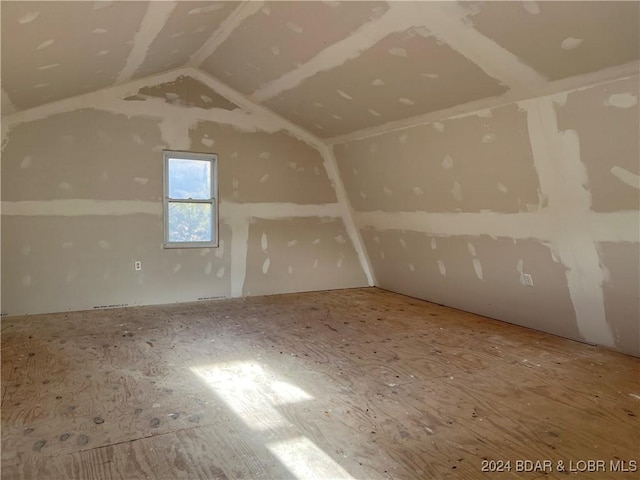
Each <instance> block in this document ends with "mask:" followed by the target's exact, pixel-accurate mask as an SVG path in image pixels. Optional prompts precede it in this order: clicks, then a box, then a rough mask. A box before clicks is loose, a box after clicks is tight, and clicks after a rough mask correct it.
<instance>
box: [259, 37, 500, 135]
mask: <svg viewBox="0 0 640 480" xmlns="http://www.w3.org/2000/svg"><path fill="white" fill-rule="evenodd" d="M506 90H507V88H506V87H505V86H503V85H501V84H500V83H499V82H498V81H497V80H495V79H493V78H491V77H489V76H488V75H487V74H486V73H484V72H483V71H482V70H481V69H480V68H479V67H478V66H477V65H475V64H474V63H472V62H470V61H469V60H467V59H466V58H465V57H463V56H462V55H460V54H459V53H457V52H456V51H454V50H453V49H451V48H450V47H449V46H447V45H445V44H443V43H441V42H439V41H438V40H437V39H435V38H434V37H432V36H430V35H429V34H428V32H426V30H424V29H420V28H411V29H409V30H407V31H405V32H401V33H393V34H391V35H388V36H387V37H385V38H383V39H382V40H381V41H379V42H378V43H376V44H375V45H374V46H372V47H371V48H370V49H368V50H366V51H365V52H363V53H362V54H361V55H360V56H358V57H357V58H354V59H352V60H348V61H347V62H345V63H344V64H343V65H341V66H339V67H337V68H334V69H333V70H329V71H326V72H319V73H317V74H316V75H314V76H313V77H311V78H309V79H307V80H306V81H304V82H303V83H302V84H300V85H299V86H298V87H297V88H294V89H292V90H288V91H286V92H283V93H281V94H280V95H278V96H276V97H274V98H272V99H270V100H268V101H267V102H266V103H265V104H266V105H267V106H268V107H269V108H271V109H273V110H274V111H276V112H277V113H279V114H280V115H282V116H284V117H286V118H288V119H289V120H291V121H292V122H294V123H298V124H300V125H302V126H303V127H305V128H307V129H308V130H310V131H311V132H313V133H315V134H317V135H318V136H320V137H331V136H335V135H341V134H344V133H348V132H352V131H354V130H359V129H363V128H366V127H371V126H375V125H380V124H382V123H386V122H389V121H392V120H397V119H401V118H407V117H410V116H414V115H420V114H424V113H428V112H432V111H436V110H441V109H444V108H447V107H450V106H452V105H457V104H461V103H466V102H469V101H472V100H476V99H479V98H485V97H491V96H494V95H499V94H501V93H503V92H505V91H506Z"/></svg>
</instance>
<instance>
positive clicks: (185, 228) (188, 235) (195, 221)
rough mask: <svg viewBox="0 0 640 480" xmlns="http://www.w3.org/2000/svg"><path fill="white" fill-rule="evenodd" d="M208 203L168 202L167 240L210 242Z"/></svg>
mask: <svg viewBox="0 0 640 480" xmlns="http://www.w3.org/2000/svg"><path fill="white" fill-rule="evenodd" d="M211 209H212V205H211V204H210V203H175V202H169V242H211V241H212V240H213V237H212V233H213V228H212V225H211Z"/></svg>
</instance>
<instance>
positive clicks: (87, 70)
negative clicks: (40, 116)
mask: <svg viewBox="0 0 640 480" xmlns="http://www.w3.org/2000/svg"><path fill="white" fill-rule="evenodd" d="M1 8H2V55H1V56H2V87H3V89H4V90H5V91H6V92H7V94H8V96H9V98H10V100H11V102H12V104H13V105H14V106H15V107H16V108H17V109H25V108H30V107H33V106H36V105H41V104H43V103H48V102H53V101H55V100H59V99H62V98H67V97H71V96H74V95H78V94H81V93H86V92H90V91H94V90H98V89H100V88H103V87H106V86H109V85H112V84H113V83H114V81H115V79H116V78H117V76H118V73H119V72H120V71H121V70H122V68H124V66H125V64H126V61H127V57H128V55H129V52H130V51H131V49H132V46H133V42H134V36H135V34H136V31H137V30H138V27H139V25H140V22H141V20H142V18H143V16H144V14H145V11H146V8H147V2H7V1H3V2H2V3H1Z"/></svg>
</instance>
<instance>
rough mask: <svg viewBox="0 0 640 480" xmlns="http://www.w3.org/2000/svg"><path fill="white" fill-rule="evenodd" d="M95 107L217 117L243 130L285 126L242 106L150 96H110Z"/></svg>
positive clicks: (134, 113) (190, 118) (130, 113)
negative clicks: (205, 104)
mask: <svg viewBox="0 0 640 480" xmlns="http://www.w3.org/2000/svg"><path fill="white" fill-rule="evenodd" d="M91 108H95V109H96V110H100V111H103V112H109V113H115V114H121V115H126V116H127V117H142V118H152V119H165V120H167V119H170V118H172V117H179V118H182V119H183V121H184V122H186V123H188V124H189V125H195V124H196V123H197V122H200V121H215V122H217V123H220V124H224V125H231V126H233V127H234V128H236V129H237V130H240V131H242V132H257V131H263V132H267V133H274V132H278V131H280V130H281V128H280V127H279V126H278V125H277V124H274V123H273V122H269V121H268V119H266V118H265V117H263V116H258V115H254V114H252V113H248V112H246V111H244V110H241V109H239V108H237V109H235V110H227V109H224V108H209V109H206V108H201V107H196V106H184V105H180V104H171V103H167V102H166V100H165V99H163V98H158V97H148V98H147V99H146V100H145V101H127V100H122V99H110V100H106V99H105V101H103V102H101V103H94V104H93V106H92V107H91Z"/></svg>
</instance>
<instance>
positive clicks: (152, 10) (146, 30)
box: [116, 1, 177, 83]
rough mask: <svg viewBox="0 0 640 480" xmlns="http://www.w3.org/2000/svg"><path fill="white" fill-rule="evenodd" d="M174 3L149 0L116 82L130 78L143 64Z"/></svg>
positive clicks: (174, 5)
mask: <svg viewBox="0 0 640 480" xmlns="http://www.w3.org/2000/svg"><path fill="white" fill-rule="evenodd" d="M176 5H177V3H176V2H174V1H165V2H149V3H148V4H147V11H146V13H145V14H144V17H143V18H142V22H140V29H139V30H138V31H137V32H136V34H135V36H134V39H133V47H132V48H131V51H130V52H129V56H128V57H127V63H126V65H125V66H124V68H123V69H122V71H121V72H120V74H119V75H118V78H117V80H116V83H123V82H127V81H129V80H131V77H132V76H133V74H134V73H135V72H136V70H138V68H140V66H141V65H142V64H143V62H144V60H145V58H146V56H147V51H148V50H149V47H150V46H151V43H153V41H154V40H155V38H156V37H157V36H158V34H159V33H160V32H161V31H162V29H163V27H164V26H165V24H166V23H167V20H168V19H169V17H170V16H171V13H172V12H173V10H174V9H175V8H176Z"/></svg>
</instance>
